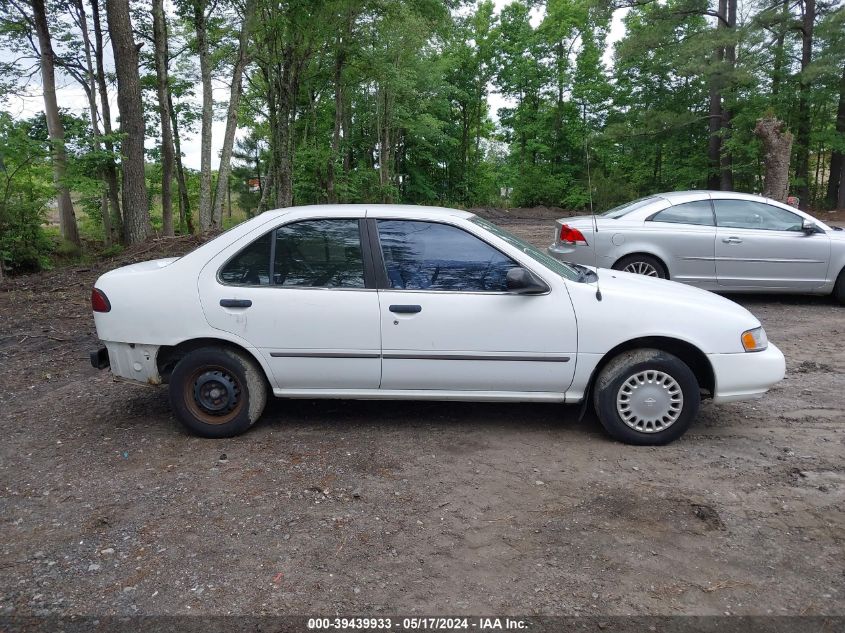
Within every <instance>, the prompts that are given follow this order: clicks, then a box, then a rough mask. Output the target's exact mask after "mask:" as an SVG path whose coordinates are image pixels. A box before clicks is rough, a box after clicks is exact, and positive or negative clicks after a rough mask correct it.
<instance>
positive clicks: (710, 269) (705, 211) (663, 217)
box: [643, 199, 716, 286]
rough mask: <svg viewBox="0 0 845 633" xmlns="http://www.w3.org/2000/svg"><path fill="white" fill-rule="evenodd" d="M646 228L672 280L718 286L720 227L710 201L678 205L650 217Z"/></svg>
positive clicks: (653, 249) (655, 251)
mask: <svg viewBox="0 0 845 633" xmlns="http://www.w3.org/2000/svg"><path fill="white" fill-rule="evenodd" d="M643 228H644V231H645V235H646V238H645V239H646V240H647V241H649V242H651V243H652V245H653V248H652V251H651V252H653V253H654V254H655V255H657V256H658V257H661V258H663V261H664V262H666V265H667V266H668V268H669V277H670V278H671V279H672V280H674V281H680V282H683V283H688V284H692V285H697V286H712V285H714V284H715V282H716V265H715V261H714V240H715V235H716V227H715V225H714V220H713V208H712V206H711V204H710V200H709V199H704V200H692V201H689V202H682V203H680V204H674V205H672V206H671V207H668V208H666V209H664V210H662V211H659V212H658V213H656V214H654V215H652V216H650V217H649V218H647V219H646V221H645V223H644V224H643Z"/></svg>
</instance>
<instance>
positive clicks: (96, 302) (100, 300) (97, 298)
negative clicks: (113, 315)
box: [91, 288, 111, 312]
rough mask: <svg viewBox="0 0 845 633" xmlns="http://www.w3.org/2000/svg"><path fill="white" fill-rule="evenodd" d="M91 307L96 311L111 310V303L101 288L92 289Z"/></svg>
mask: <svg viewBox="0 0 845 633" xmlns="http://www.w3.org/2000/svg"><path fill="white" fill-rule="evenodd" d="M91 309H92V310H94V312H109V311H110V310H111V303H109V298H108V297H107V296H106V293H105V292H103V291H102V290H100V289H99V288H92V289H91Z"/></svg>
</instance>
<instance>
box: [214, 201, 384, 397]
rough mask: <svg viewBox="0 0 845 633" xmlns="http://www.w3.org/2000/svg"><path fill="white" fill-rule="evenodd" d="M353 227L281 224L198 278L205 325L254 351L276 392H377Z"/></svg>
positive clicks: (370, 296)
mask: <svg viewBox="0 0 845 633" xmlns="http://www.w3.org/2000/svg"><path fill="white" fill-rule="evenodd" d="M362 222H363V220H359V219H357V218H326V219H317V220H302V221H298V222H297V221H290V222H288V223H287V224H285V225H283V226H280V227H278V228H277V229H275V230H274V231H270V232H269V233H265V234H264V235H261V236H260V237H257V238H255V237H250V238H247V239H246V240H245V241H248V240H249V239H252V240H253V241H251V242H250V243H248V244H244V245H243V246H241V247H240V250H237V249H233V250H235V251H236V252H234V253H233V252H230V251H226V252H224V253H222V254H221V255H220V256H218V257H216V258H214V259H212V260H211V262H209V264H208V265H207V266H206V267H205V268H204V269H203V271H202V273H201V275H200V297H201V300H202V305H203V310H204V312H205V315H206V319H207V320H208V322H209V324H210V325H211V326H212V327H214V328H217V329H220V330H224V331H227V332H231V333H232V334H235V335H237V336H239V337H240V338H242V339H244V340H246V341H248V342H249V343H250V344H251V345H252V346H254V347H256V348H258V350H259V351H260V352H261V354H262V355H263V356H264V357H265V359H266V360H267V362H268V364H269V365H270V367H271V368H272V371H273V376H274V378H275V383H276V384H275V385H274V386H275V387H276V388H277V389H281V390H283V391H284V390H287V391H296V390H309V389H335V390H336V389H377V388H378V386H379V380H380V376H381V358H380V353H381V345H380V336H379V308H378V306H379V302H378V294H377V291H376V290H375V289H372V288H370V289H368V288H367V287H366V285H367V284H366V283H365V273H364V257H363V251H362V246H361V228H360V224H361V223H362Z"/></svg>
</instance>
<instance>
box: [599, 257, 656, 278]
mask: <svg viewBox="0 0 845 633" xmlns="http://www.w3.org/2000/svg"><path fill="white" fill-rule="evenodd" d="M613 269H614V270H622V271H625V272H626V273H634V274H636V275H645V276H646V277H659V278H660V279H668V278H669V273H668V272H667V271H666V266H664V265H663V263H662V262H661V261H660V260H659V259H657V258H656V257H652V256H651V255H628V256H627V257H623V258H622V259H620V260H619V261H618V262H616V263H615V264H614V265H613Z"/></svg>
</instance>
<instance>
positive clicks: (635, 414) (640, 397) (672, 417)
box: [616, 369, 684, 433]
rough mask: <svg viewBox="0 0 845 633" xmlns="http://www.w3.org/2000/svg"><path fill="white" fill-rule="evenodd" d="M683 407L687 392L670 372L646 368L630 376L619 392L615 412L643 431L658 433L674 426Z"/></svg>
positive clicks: (633, 426)
mask: <svg viewBox="0 0 845 633" xmlns="http://www.w3.org/2000/svg"><path fill="white" fill-rule="evenodd" d="M683 408H684V392H683V390H682V389H681V386H680V385H679V384H678V381H677V380H675V379H674V378H672V376H670V375H669V374H667V373H664V372H662V371H658V370H656V369H646V370H643V371H640V372H637V373H636V374H634V375H633V376H631V377H629V378H628V379H627V380H626V381H625V382H624V383H622V386H621V387H619V391H618V392H617V394H616V411H617V413H619V417H620V418H622V421H623V422H624V423H625V424H627V425H628V426H629V427H631V428H632V429H634V430H635V431H639V432H640V433H659V432H660V431H665V430H666V429H668V428H669V427H670V426H672V425H673V424H674V423H675V422H676V421H677V420H678V417H679V416H680V415H681V411H683Z"/></svg>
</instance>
